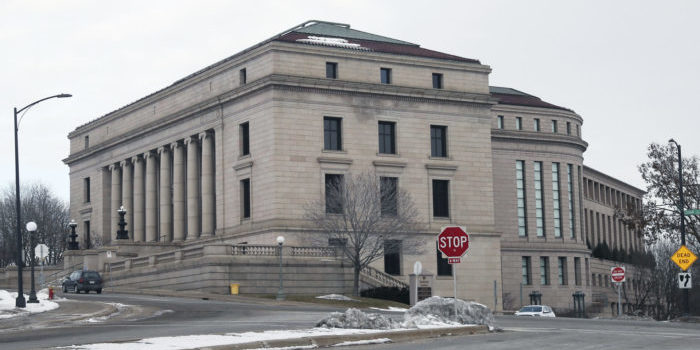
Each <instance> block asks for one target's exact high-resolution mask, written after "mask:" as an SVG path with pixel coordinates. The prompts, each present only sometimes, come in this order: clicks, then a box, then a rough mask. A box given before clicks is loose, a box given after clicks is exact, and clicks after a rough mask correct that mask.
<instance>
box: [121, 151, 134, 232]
mask: <svg viewBox="0 0 700 350" xmlns="http://www.w3.org/2000/svg"><path fill="white" fill-rule="evenodd" d="M119 165H120V166H121V168H122V205H123V206H124V209H126V215H125V218H124V220H125V221H126V225H127V226H126V229H127V230H128V231H129V240H131V241H133V240H134V229H133V227H134V192H133V191H134V182H133V181H134V180H133V177H132V174H131V162H130V161H128V160H123V161H122V162H121V163H119Z"/></svg>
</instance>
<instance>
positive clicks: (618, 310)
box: [617, 282, 622, 317]
mask: <svg viewBox="0 0 700 350" xmlns="http://www.w3.org/2000/svg"><path fill="white" fill-rule="evenodd" d="M621 289H622V282H620V283H618V284H617V317H620V315H622V297H621V296H620V290H621Z"/></svg>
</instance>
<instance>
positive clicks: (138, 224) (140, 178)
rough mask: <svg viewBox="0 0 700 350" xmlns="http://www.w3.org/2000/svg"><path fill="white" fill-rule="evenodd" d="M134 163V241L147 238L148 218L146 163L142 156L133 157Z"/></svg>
mask: <svg viewBox="0 0 700 350" xmlns="http://www.w3.org/2000/svg"><path fill="white" fill-rule="evenodd" d="M131 164H133V165H134V211H133V213H134V225H133V226H132V227H131V228H132V230H133V231H131V232H133V235H134V242H143V241H145V240H146V218H145V214H146V213H145V212H144V205H145V199H146V194H145V193H144V190H145V188H144V180H145V165H144V163H143V159H142V158H141V156H136V157H133V158H131Z"/></svg>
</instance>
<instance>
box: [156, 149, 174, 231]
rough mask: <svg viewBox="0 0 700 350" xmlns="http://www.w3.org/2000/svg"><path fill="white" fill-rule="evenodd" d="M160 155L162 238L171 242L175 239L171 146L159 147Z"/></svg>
mask: <svg viewBox="0 0 700 350" xmlns="http://www.w3.org/2000/svg"><path fill="white" fill-rule="evenodd" d="M158 154H159V155H160V240H161V241H162V242H170V241H172V239H173V236H172V227H173V217H172V214H171V213H172V212H171V207H172V203H173V202H172V197H171V194H170V148H169V147H160V148H158Z"/></svg>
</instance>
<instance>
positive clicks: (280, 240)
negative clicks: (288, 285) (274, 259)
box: [277, 236, 284, 300]
mask: <svg viewBox="0 0 700 350" xmlns="http://www.w3.org/2000/svg"><path fill="white" fill-rule="evenodd" d="M277 244H278V245H279V256H280V288H279V289H278V290H277V300H284V287H283V286H282V245H283V244H284V236H277Z"/></svg>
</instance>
